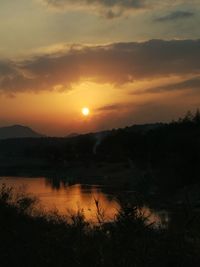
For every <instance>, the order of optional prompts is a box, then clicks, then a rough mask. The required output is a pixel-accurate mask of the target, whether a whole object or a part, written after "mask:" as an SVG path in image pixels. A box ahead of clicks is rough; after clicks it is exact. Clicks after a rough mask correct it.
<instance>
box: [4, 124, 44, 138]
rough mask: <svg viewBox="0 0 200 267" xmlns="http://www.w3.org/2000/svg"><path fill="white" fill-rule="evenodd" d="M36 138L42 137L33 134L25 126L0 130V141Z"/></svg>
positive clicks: (14, 126)
mask: <svg viewBox="0 0 200 267" xmlns="http://www.w3.org/2000/svg"><path fill="white" fill-rule="evenodd" d="M38 137H43V135H42V134H39V133H37V132H35V131H34V130H32V129H31V128H29V127H26V126H21V125H13V126H8V127H1V128H0V139H10V138H38Z"/></svg>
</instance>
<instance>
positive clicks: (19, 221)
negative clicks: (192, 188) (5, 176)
mask: <svg viewBox="0 0 200 267" xmlns="http://www.w3.org/2000/svg"><path fill="white" fill-rule="evenodd" d="M122 207H123V208H122V210H121V211H120V212H119V213H118V215H117V216H116V219H115V221H113V222H112V223H104V222H103V221H102V222H101V223H100V224H99V225H98V226H91V225H90V224H88V223H87V222H86V221H85V220H84V214H83V213H81V211H80V212H79V213H78V214H76V215H74V216H72V217H71V223H70V224H69V223H67V222H66V220H65V219H64V217H62V216H59V215H57V214H49V215H45V214H43V213H42V212H40V213H39V212H38V213H37V214H36V213H35V214H34V200H33V199H30V198H29V197H27V196H26V195H20V194H18V195H15V194H13V192H12V190H10V189H8V188H5V187H4V188H1V192H0V217H1V220H0V236H1V266H3V267H4V266H30V267H32V266H34V267H35V266H37V267H39V266H42V267H45V266H48V267H49V266H72V267H76V266H91V267H94V266H102V267H104V266H105V267H107V266H111V267H112V266H113V267H114V266H115V267H116V266H119V267H123V266H124V267H125V266H127V267H132V266H141V267H143V266H154V267H155V266H159V267H165V266H166V267H167V266H191V265H192V266H199V260H200V257H199V247H200V236H199V221H198V220H197V219H196V220H195V221H193V222H192V223H191V224H190V225H187V226H184V227H181V226H180V225H179V226H175V225H173V226H169V227H168V228H167V229H159V228H157V229H155V228H154V227H153V226H152V225H149V224H148V225H147V224H146V219H145V217H144V216H143V215H142V214H139V213H137V212H136V210H137V206H136V205H130V204H129V203H125V202H124V204H123V205H122ZM33 214H34V216H33ZM100 220H101V219H100Z"/></svg>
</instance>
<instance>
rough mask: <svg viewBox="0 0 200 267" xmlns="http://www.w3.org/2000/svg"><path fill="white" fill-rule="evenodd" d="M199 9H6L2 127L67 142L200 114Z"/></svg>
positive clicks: (70, 5) (0, 52)
mask: <svg viewBox="0 0 200 267" xmlns="http://www.w3.org/2000/svg"><path fill="white" fill-rule="evenodd" d="M199 10H200V4H199V1H196V0H191V1H190V3H188V1H186V0H175V1H173V3H172V2H171V1H165V4H164V3H162V2H161V1H158V0H143V1H137V0H131V1H124V2H123V1H118V0H115V1H112V2H110V1H106V0H105V1H103V2H102V1H98V0H92V1H80V0H76V1H72V0H62V1H60V0H55V1H53V2H52V1H49V0H30V1H25V0H16V1H11V0H3V1H1V3H0V16H1V18H2V23H1V24H0V37H1V44H0V127H1V126H6V125H11V124H22V125H27V126H30V127H32V128H33V129H35V130H37V131H39V132H41V133H44V134H47V135H59V136H63V135H67V134H69V133H73V132H77V133H83V132H89V131H100V130H104V129H111V128H118V127H124V126H127V125H131V124H134V123H149V122H156V121H170V120H172V119H177V118H178V117H179V116H183V115H184V113H186V111H187V110H189V109H190V110H195V109H196V108H198V107H199V106H200V97H199V88H200V63H199V62H200V52H199V51H200V50H199V47H200V41H199V40H198V38H199V27H198V25H199V22H200V17H199V15H198V14H199V12H198V11H199ZM26 22H27V23H26ZM84 106H87V107H88V108H90V110H91V113H90V116H88V117H87V118H85V117H84V116H83V115H82V114H81V109H82V107H84Z"/></svg>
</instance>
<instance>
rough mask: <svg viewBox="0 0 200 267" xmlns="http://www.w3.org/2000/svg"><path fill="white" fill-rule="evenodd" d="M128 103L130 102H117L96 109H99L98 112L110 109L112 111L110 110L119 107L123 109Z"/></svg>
mask: <svg viewBox="0 0 200 267" xmlns="http://www.w3.org/2000/svg"><path fill="white" fill-rule="evenodd" d="M127 105H128V104H125V103H115V104H112V105H105V106H102V107H100V108H98V109H96V111H98V112H99V111H100V112H102V111H108V112H110V111H117V110H119V109H122V108H125V107H127Z"/></svg>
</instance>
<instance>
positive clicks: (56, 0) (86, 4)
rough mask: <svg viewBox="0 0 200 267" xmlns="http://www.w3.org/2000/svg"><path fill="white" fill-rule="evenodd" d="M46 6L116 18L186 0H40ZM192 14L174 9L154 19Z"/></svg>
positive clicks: (193, 3) (164, 19)
mask: <svg viewBox="0 0 200 267" xmlns="http://www.w3.org/2000/svg"><path fill="white" fill-rule="evenodd" d="M41 1H43V3H45V4H46V5H47V6H48V7H51V8H53V9H56V10H61V11H64V10H69V9H74V10H80V9H81V10H87V11H89V12H92V13H93V14H94V13H98V14H100V15H103V16H104V17H106V18H108V19H112V18H116V17H119V16H121V15H123V14H124V13H125V14H126V13H132V12H133V11H137V10H147V9H148V10H149V9H151V10H153V9H156V10H158V9H163V8H164V9H166V7H178V6H180V5H182V4H188V0H174V1H171V0H165V1H164V2H163V1H160V0H41ZM198 4H199V3H198V0H190V6H193V5H198ZM191 16H193V13H192V12H188V11H175V12H173V13H171V14H169V15H166V16H163V17H160V18H157V19H156V21H168V20H175V19H180V18H188V17H191Z"/></svg>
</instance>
